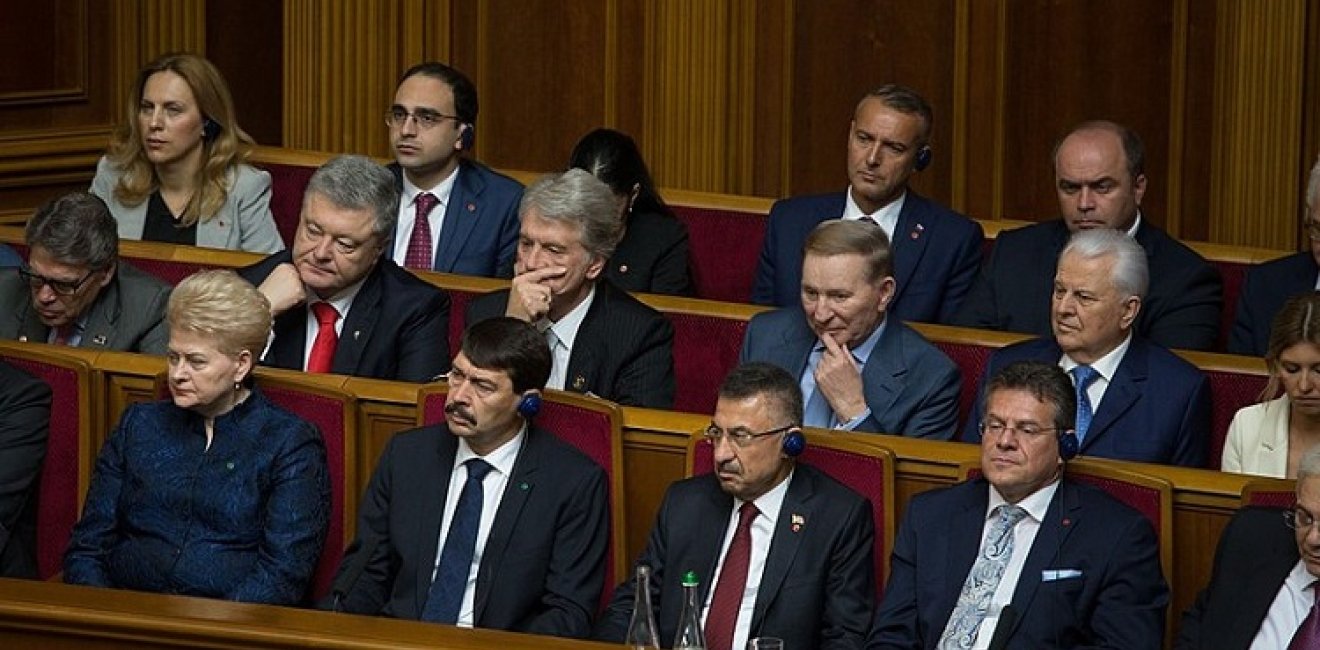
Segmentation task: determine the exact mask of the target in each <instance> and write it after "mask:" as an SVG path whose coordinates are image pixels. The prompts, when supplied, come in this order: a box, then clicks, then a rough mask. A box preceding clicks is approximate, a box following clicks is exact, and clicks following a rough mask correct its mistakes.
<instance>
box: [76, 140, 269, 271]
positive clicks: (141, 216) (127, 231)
mask: <svg viewBox="0 0 1320 650" xmlns="http://www.w3.org/2000/svg"><path fill="white" fill-rule="evenodd" d="M122 176H123V174H122V173H121V172H120V171H119V169H118V168H117V167H115V164H114V163H113V162H111V161H110V159H109V158H106V157H105V156H102V157H101V161H100V162H98V163H97V164H96V177H95V178H93V179H92V188H91V192H92V194H95V195H97V196H99V197H101V199H102V200H103V201H105V204H106V205H107V206H109V207H110V214H112V215H114V217H115V221H117V222H119V237H120V238H121V239H142V230H143V228H144V227H145V226H146V223H147V204H148V203H149V201H146V200H144V201H142V202H141V203H139V204H137V205H133V206H129V205H124V204H123V203H120V202H119V199H116V198H115V186H116V185H118V184H119V179H120V177H122ZM228 179H229V196H228V197H226V198H225V202H224V204H223V205H221V206H220V210H219V211H218V212H216V213H215V215H214V216H212V217H211V218H210V219H206V220H203V221H199V222H197V245H198V246H203V247H206V248H228V249H231V250H241V251H248V252H250V253H274V252H276V251H281V250H284V240H282V239H280V232H279V230H277V229H276V228H275V217H274V216H273V215H272V214H271V212H270V174H268V173H266V172H265V171H262V170H260V169H257V168H255V167H252V166H250V165H244V164H237V165H234V166H233V167H232V168H231V169H230V170H229V175H228Z"/></svg>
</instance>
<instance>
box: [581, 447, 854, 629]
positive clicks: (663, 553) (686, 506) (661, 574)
mask: <svg viewBox="0 0 1320 650" xmlns="http://www.w3.org/2000/svg"><path fill="white" fill-rule="evenodd" d="M733 508H734V501H733V497H731V496H729V495H728V494H725V493H724V491H723V490H721V489H720V485H719V480H718V479H717V478H715V475H714V474H703V475H701V476H696V477H693V478H690V479H687V480H684V481H679V482H678V483H675V484H674V485H672V486H670V488H669V490H668V491H667V492H666V493H665V499H664V502H663V503H662V504H661V505H660V512H659V514H658V515H656V521H655V527H654V528H652V529H651V537H650V540H649V541H648V542H647V545H646V550H645V551H643V552H642V556H641V557H640V558H639V559H638V561H637V563H638V564H645V565H647V566H649V567H651V604H652V607H656V608H657V613H656V625H657V626H658V627H659V629H660V642H661V643H662V644H664V645H665V646H666V647H668V644H669V643H671V642H672V640H673V638H674V635H675V633H676V631H677V628H678V616H679V613H680V610H681V609H682V605H683V587H682V585H681V580H682V577H683V574H684V573H686V572H687V571H695V572H696V574H697V576H698V578H699V579H700V581H701V586H700V590H701V594H700V596H699V598H700V601H699V602H705V600H706V598H707V595H708V594H709V593H710V589H711V584H712V583H713V582H714V578H713V576H714V573H715V567H716V565H717V564H718V563H719V560H720V550H721V547H722V546H723V543H724V536H725V534H726V533H727V530H728V526H729V521H730V518H731V516H732V514H733ZM795 520H797V521H798V522H799V523H798V524H797V528H798V530H794V526H795V523H794V522H795ZM874 539H875V526H874V521H873V520H872V518H871V505H870V503H869V502H868V501H867V500H866V499H865V498H863V497H862V496H860V495H858V494H857V493H856V492H853V491H852V490H849V489H848V488H846V487H844V486H843V485H840V484H839V483H837V482H835V481H834V479H831V478H829V477H828V476H826V475H824V474H822V473H820V472H818V471H817V470H815V469H813V468H811V467H809V466H806V465H801V464H799V465H798V466H797V468H796V469H795V470H794V473H793V478H792V482H791V483H789V486H788V492H787V493H786V494H785V495H784V503H783V506H782V508H781V509H780V511H779V516H778V518H777V521H776V522H775V533H774V538H773V539H772V540H771V542H770V554H769V556H767V557H766V561H765V572H764V573H763V574H762V576H761V582H760V588H759V589H758V591H757V596H756V606H755V609H754V611H753V614H752V623H751V633H750V636H751V637H757V636H774V637H779V638H781V639H783V640H784V647H786V648H819V649H834V648H840V649H841V648H856V647H858V646H859V645H860V644H861V642H862V639H864V638H865V636H866V630H867V628H868V626H869V625H870V623H871V612H872V611H873V609H874V605H875V573H874V570H875V564H874V563H873V562H872V548H873V546H872V544H873V540H874ZM633 574H634V576H635V575H636V571H634V572H633ZM634 580H635V578H633V579H629V580H628V581H627V582H624V583H623V584H622V585H620V586H619V588H618V589H616V590H615V592H614V597H613V599H612V600H611V601H610V605H609V607H608V608H607V609H606V610H605V613H604V614H602V615H601V619H600V621H598V622H597V624H596V634H595V636H596V638H598V639H601V640H606V641H623V639H624V636H625V635H626V633H627V631H628V620H629V618H630V616H631V614H632V610H633V600H634V592H635V589H636V587H635V583H634Z"/></svg>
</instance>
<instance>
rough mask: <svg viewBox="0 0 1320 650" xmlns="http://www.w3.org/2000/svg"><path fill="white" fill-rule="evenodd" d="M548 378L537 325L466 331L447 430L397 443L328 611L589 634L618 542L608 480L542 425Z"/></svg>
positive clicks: (377, 478) (505, 322) (495, 323)
mask: <svg viewBox="0 0 1320 650" xmlns="http://www.w3.org/2000/svg"><path fill="white" fill-rule="evenodd" d="M549 374H550V355H549V351H548V350H547V348H546V345H545V339H543V338H542V337H541V334H540V333H539V332H537V331H536V330H535V329H534V328H532V327H531V326H529V325H528V324H526V323H523V322H520V321H518V320H516V319H512V318H497V319H491V320H486V321H482V322H481V323H478V324H476V325H473V326H472V327H471V328H469V329H468V331H467V334H466V335H465V336H464V338H463V345H462V348H461V350H460V351H459V353H458V355H457V356H456V357H455V358H454V363H453V370H452V371H450V373H449V376H448V379H449V394H448V396H447V398H446V401H447V403H446V404H445V422H444V424H435V425H431V426H427V427H423V428H420V429H414V430H412V431H406V432H403V433H400V434H398V435H396V436H394V438H392V439H391V440H390V443H389V445H388V446H387V447H386V449H385V452H384V453H383V454H382V455H381V459H380V462H379V463H378V464H377V466H376V471H375V473H374V474H373V475H372V477H371V482H370V483H369V484H368V486H367V490H366V493H365V494H364V495H363V497H362V504H361V506H360V507H359V514H358V527H357V538H356V539H355V540H354V541H353V543H352V544H351V545H349V547H348V550H347V551H346V552H345V554H344V560H343V562H342V564H341V565H340V571H339V575H338V576H337V577H336V579H335V583H334V588H333V590H332V595H331V597H330V599H329V600H328V602H326V603H323V605H324V606H326V607H329V608H332V609H339V610H342V611H346V612H351V613H356V614H371V615H384V616H394V617H397V618H408V619H419V620H423V621H431V622H437V623H446V624H451V625H454V624H456V625H459V626H461V627H483V628H494V629H502V630H513V631H518V632H527V633H532V634H549V635H555V636H566V637H584V636H586V635H587V634H588V633H589V632H590V630H591V617H592V614H593V613H594V612H595V611H596V606H597V604H598V603H599V602H600V594H601V589H602V588H603V586H604V585H603V582H604V579H605V564H604V562H605V552H606V545H607V540H608V539H609V505H608V497H607V496H606V480H605V472H604V470H602V469H601V468H600V467H599V466H598V465H596V464H595V463H594V462H592V461H591V460H590V459H588V458H587V457H586V456H584V455H582V454H581V453H580V452H578V451H577V450H575V449H573V448H572V447H570V446H568V445H567V444H566V443H563V442H561V441H559V439H558V438H556V437H555V436H554V434H552V433H550V432H549V431H545V430H543V429H540V428H538V427H536V426H534V425H533V424H532V417H533V416H534V415H535V411H536V408H537V407H538V406H539V403H540V401H539V393H540V390H541V387H542V386H543V385H544V384H545V380H546V377H548V376H549ZM472 504H479V505H476V506H475V510H473V509H472V508H471V507H470V506H472ZM464 551H465V552H464Z"/></svg>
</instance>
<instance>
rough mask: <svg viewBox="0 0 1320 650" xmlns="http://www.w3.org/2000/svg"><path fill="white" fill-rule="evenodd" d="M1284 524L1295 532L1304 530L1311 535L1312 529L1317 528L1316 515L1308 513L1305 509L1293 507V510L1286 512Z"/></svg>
mask: <svg viewBox="0 0 1320 650" xmlns="http://www.w3.org/2000/svg"><path fill="white" fill-rule="evenodd" d="M1283 523H1285V524H1287V525H1288V527H1289V528H1291V529H1293V530H1304V531H1306V532H1307V533H1310V532H1311V528H1312V527H1314V526H1315V515H1312V514H1311V513H1310V512H1307V511H1306V509H1305V508H1302V507H1300V506H1293V508H1292V510H1287V511H1284V513H1283Z"/></svg>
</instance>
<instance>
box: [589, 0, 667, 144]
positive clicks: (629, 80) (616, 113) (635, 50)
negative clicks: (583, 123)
mask: <svg viewBox="0 0 1320 650" xmlns="http://www.w3.org/2000/svg"><path fill="white" fill-rule="evenodd" d="M605 2H606V5H605V6H606V30H607V34H606V50H605V52H606V56H607V57H609V58H610V59H611V61H609V62H607V63H606V65H607V66H609V69H607V70H606V71H605V84H606V92H607V93H609V97H607V98H606V100H605V111H604V122H603V123H602V124H601V125H600V126H608V127H610V128H613V129H618V130H620V131H623V132H624V133H627V134H628V135H631V136H632V137H633V139H635V140H636V141H637V146H638V147H639V148H640V149H641V150H642V155H643V156H644V157H645V158H646V161H647V164H648V166H652V165H653V164H654V160H655V157H656V148H655V147H654V146H653V143H652V142H651V141H650V140H648V139H647V138H644V137H643V132H642V131H643V129H642V124H643V121H644V119H645V114H646V112H647V109H648V107H649V104H647V103H646V100H645V97H644V93H645V88H646V84H647V80H646V33H647V26H646V16H647V11H648V9H647V7H648V6H649V5H650V4H651V3H650V2H646V0H605Z"/></svg>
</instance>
